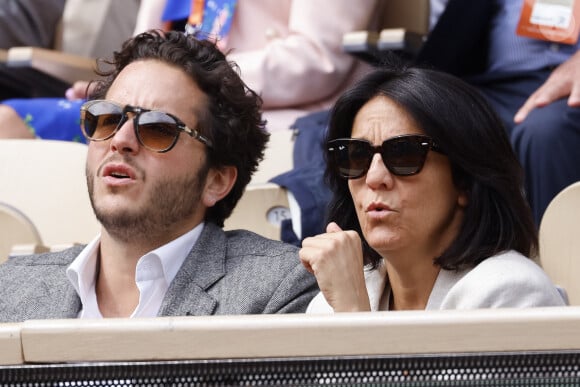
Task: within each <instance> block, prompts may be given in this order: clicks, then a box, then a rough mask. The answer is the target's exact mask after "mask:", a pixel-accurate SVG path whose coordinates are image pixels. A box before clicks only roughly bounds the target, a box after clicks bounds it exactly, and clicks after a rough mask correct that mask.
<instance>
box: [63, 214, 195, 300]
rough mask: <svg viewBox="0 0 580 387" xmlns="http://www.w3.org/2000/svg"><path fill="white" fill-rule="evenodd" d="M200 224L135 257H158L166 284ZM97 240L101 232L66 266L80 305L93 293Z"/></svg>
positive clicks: (188, 247) (193, 242)
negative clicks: (141, 255)
mask: <svg viewBox="0 0 580 387" xmlns="http://www.w3.org/2000/svg"><path fill="white" fill-rule="evenodd" d="M203 228H204V223H203V222H202V223H200V224H199V225H197V226H196V227H194V228H193V229H192V230H190V231H188V232H187V233H185V234H183V235H182V236H180V237H179V238H176V239H174V240H173V241H171V242H169V243H167V244H165V245H163V246H161V247H158V248H157V249H155V250H152V251H150V252H149V253H147V254H145V255H144V256H143V257H141V258H140V259H139V261H141V260H143V258H144V257H147V256H151V255H153V256H155V257H158V258H159V260H160V262H161V267H162V269H163V275H164V277H165V282H166V284H167V286H169V284H171V282H172V281H173V279H174V278H175V276H176V275H177V272H178V271H179V269H180V267H181V265H182V264H183V262H184V261H185V259H186V258H187V256H188V255H189V253H190V251H191V249H192V248H193V246H194V245H195V243H196V242H197V240H198V239H199V236H200V235H201V232H202V231H203ZM100 243H101V236H100V235H98V236H97V237H96V238H95V239H93V240H92V241H91V242H90V243H89V244H88V245H87V246H86V247H85V248H84V249H83V250H82V251H81V252H80V254H79V255H78V256H77V257H76V258H75V259H74V260H73V262H72V263H71V264H70V265H69V267H68V268H67V270H66V275H67V277H68V279H69V281H70V283H71V284H72V286H73V287H74V289H75V290H76V292H77V294H78V296H79V297H80V299H81V303H82V305H83V309H85V308H87V307H89V304H88V303H89V302H91V301H90V300H91V299H93V297H92V296H91V295H94V293H95V278H96V270H97V257H98V251H99V246H100ZM137 267H139V264H137ZM136 276H138V273H136ZM165 290H167V289H165ZM93 307H96V305H93Z"/></svg>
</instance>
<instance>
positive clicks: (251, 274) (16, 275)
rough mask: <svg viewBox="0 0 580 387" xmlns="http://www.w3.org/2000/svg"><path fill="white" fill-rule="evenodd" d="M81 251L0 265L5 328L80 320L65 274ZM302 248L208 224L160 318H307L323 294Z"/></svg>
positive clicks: (1, 316)
mask: <svg viewBox="0 0 580 387" xmlns="http://www.w3.org/2000/svg"><path fill="white" fill-rule="evenodd" d="M82 249H83V246H78V247H73V248H70V249H68V250H65V251H62V252H58V253H46V254H38V255H33V256H28V257H15V258H12V259H10V260H9V261H8V262H6V263H5V264H3V265H0V322H18V321H24V320H29V319H52V318H76V317H77V315H78V313H79V311H80V309H81V302H80V298H79V297H78V295H77V293H76V291H75V290H74V288H73V286H72V285H71V283H70V282H69V280H68V278H67V277H66V268H67V267H68V265H70V263H71V262H72V261H73V260H74V259H75V258H76V256H77V255H78V254H79V253H80V251H81V250H82ZM297 250H298V249H297V248H296V247H295V246H292V245H288V244H284V243H282V242H278V241H272V240H269V239H265V238H263V237H261V236H258V235H256V234H254V233H252V232H249V231H243V230H236V231H227V232H224V231H223V230H222V229H221V228H219V227H217V226H216V225H214V224H211V223H207V224H206V225H205V227H204V229H203V232H202V234H201V235H200V237H199V240H198V242H197V243H196V244H195V246H193V249H192V250H191V252H190V253H189V255H188V257H187V258H186V260H185V261H184V263H183V265H182V267H181V269H180V270H179V272H178V273H177V275H176V276H175V278H174V280H173V282H172V283H171V284H170V286H169V289H168V290H167V294H166V295H165V298H164V300H163V303H162V305H161V308H160V310H159V316H189V315H192V316H193V315H196V316H199V315H212V314H260V313H295V312H304V311H305V310H306V306H307V305H308V302H309V301H310V300H311V299H312V298H313V297H314V295H315V294H316V293H317V292H318V287H317V285H316V280H315V278H314V276H312V275H311V274H310V273H308V272H307V271H306V270H305V269H304V267H303V266H302V264H301V263H300V261H299V259H298V253H297Z"/></svg>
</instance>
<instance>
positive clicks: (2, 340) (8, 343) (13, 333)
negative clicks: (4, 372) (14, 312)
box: [0, 323, 24, 365]
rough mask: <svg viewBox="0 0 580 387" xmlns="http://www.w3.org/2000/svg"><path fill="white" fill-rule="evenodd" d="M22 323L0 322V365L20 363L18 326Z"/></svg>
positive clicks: (20, 351)
mask: <svg viewBox="0 0 580 387" xmlns="http://www.w3.org/2000/svg"><path fill="white" fill-rule="evenodd" d="M21 325H22V324H13V323H10V324H0V365H8V364H22V363H23V362H24V357H23V356H22V346H21V342H20V328H21Z"/></svg>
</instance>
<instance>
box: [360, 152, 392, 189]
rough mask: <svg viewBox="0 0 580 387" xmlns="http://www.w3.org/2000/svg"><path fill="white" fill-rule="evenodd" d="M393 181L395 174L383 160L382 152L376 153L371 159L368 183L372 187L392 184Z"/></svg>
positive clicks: (367, 176) (367, 177)
mask: <svg viewBox="0 0 580 387" xmlns="http://www.w3.org/2000/svg"><path fill="white" fill-rule="evenodd" d="M392 181H393V175H392V173H391V171H389V169H388V168H387V166H386V165H385V163H384V162H383V158H382V157H381V155H380V153H375V154H374V155H373V158H372V160H371V165H370V166H369V170H368V171H367V175H366V183H367V185H368V186H369V187H371V188H376V187H378V186H380V185H386V186H390V185H391V184H392Z"/></svg>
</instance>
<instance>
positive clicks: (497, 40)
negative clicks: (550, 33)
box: [487, 0, 579, 72]
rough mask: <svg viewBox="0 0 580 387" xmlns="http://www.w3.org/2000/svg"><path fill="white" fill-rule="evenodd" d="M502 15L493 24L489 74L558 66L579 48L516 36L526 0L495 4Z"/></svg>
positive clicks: (500, 0) (495, 18)
mask: <svg viewBox="0 0 580 387" xmlns="http://www.w3.org/2000/svg"><path fill="white" fill-rule="evenodd" d="M495 1H497V3H498V8H499V9H498V13H497V14H496V15H495V17H494V18H493V19H492V21H491V26H490V28H491V30H490V40H489V58H488V61H489V62H488V70H487V71H488V72H497V71H502V72H504V71H510V72H511V71H516V72H520V71H534V70H541V69H544V68H547V67H550V66H557V65H559V64H560V63H562V62H564V61H565V60H566V59H568V58H569V57H570V56H572V55H573V54H574V53H575V52H576V50H578V47H579V44H578V43H576V44H575V45H569V44H559V43H553V42H548V41H545V40H539V39H532V38H527V37H523V36H520V35H517V34H516V28H517V25H518V22H519V20H520V13H521V9H522V6H523V3H524V0H495Z"/></svg>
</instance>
